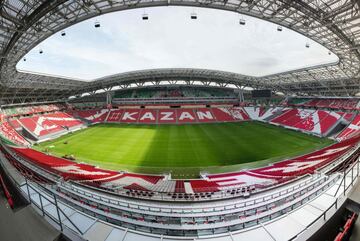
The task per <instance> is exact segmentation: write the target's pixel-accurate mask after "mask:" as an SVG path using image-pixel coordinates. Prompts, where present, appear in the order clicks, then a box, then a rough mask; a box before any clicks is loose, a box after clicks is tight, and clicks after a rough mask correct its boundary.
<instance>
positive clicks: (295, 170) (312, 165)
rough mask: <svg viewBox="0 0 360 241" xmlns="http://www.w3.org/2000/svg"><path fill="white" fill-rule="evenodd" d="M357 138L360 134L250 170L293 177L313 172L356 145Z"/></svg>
mask: <svg viewBox="0 0 360 241" xmlns="http://www.w3.org/2000/svg"><path fill="white" fill-rule="evenodd" d="M359 140H360V136H358V137H357V138H353V139H349V140H346V141H343V142H340V143H336V144H334V145H332V146H329V147H326V148H323V149H321V150H319V151H315V152H312V153H310V154H306V155H303V156H300V157H297V158H293V159H290V160H286V161H282V162H277V163H274V164H272V165H271V166H268V167H264V168H258V169H256V170H252V171H251V172H252V173H256V174H258V175H260V176H264V177H271V176H274V177H287V176H291V177H295V176H301V175H305V174H308V173H310V174H311V173H314V171H315V170H316V169H318V168H320V167H322V166H325V165H327V164H329V163H330V162H331V161H333V160H334V159H336V158H338V157H339V156H341V155H343V154H344V153H346V152H347V151H348V150H349V149H350V148H352V147H353V146H354V145H356V144H357V143H358V141H359Z"/></svg>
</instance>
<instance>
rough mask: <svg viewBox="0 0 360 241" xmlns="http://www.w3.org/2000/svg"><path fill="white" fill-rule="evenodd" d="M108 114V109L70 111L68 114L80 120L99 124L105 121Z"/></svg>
mask: <svg viewBox="0 0 360 241" xmlns="http://www.w3.org/2000/svg"><path fill="white" fill-rule="evenodd" d="M108 112H109V111H108V109H94V110H77V111H71V112H68V114H70V115H71V116H74V117H77V116H78V117H80V118H82V119H85V120H87V121H90V122H91V123H99V122H104V121H105V119H106V117H107V114H108Z"/></svg>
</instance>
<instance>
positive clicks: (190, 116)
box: [176, 109, 196, 123]
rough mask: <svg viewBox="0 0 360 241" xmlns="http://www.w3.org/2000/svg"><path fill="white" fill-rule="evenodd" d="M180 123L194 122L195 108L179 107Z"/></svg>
mask: <svg viewBox="0 0 360 241" xmlns="http://www.w3.org/2000/svg"><path fill="white" fill-rule="evenodd" d="M176 112H177V117H178V123H194V122H196V115H195V113H194V110H193V109H177V110H176Z"/></svg>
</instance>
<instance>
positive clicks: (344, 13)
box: [0, 0, 360, 103]
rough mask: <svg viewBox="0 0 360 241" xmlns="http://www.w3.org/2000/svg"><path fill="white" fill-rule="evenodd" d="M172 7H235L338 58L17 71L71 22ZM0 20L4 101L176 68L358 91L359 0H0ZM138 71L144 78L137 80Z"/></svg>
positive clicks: (287, 87) (289, 87) (47, 96)
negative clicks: (83, 72)
mask: <svg viewBox="0 0 360 241" xmlns="http://www.w3.org/2000/svg"><path fill="white" fill-rule="evenodd" d="M169 5H173V6H196V7H207V8H215V9H223V10H229V11H234V12H239V13H241V14H246V15H250V16H253V17H257V18H260V19H264V20H266V21H270V22H273V23H276V24H278V25H282V26H285V27H287V28H290V29H292V30H294V31H297V32H299V33H300V34H303V35H305V36H307V37H309V38H311V39H313V40H315V41H317V42H319V43H320V44H322V45H323V46H325V47H326V48H328V49H329V50H331V51H332V52H333V53H334V54H336V55H337V56H338V57H339V62H338V63H336V64H332V65H321V66H315V67H311V68H305V69H301V70H295V71H289V72H285V73H279V74H274V75H270V76H264V77H257V78H255V77H248V76H243V75H239V74H232V73H227V72H221V71H211V70H189V69H177V70H164V69H160V70H149V71H140V72H138V73H134V72H131V73H125V74H120V75H117V76H110V77H105V78H101V79H98V80H96V81H94V82H93V83H91V84H89V83H85V82H82V81H78V80H73V79H65V78H60V77H54V76H44V75H40V74H34V73H23V72H22V73H20V72H18V71H17V70H16V67H15V66H16V64H17V62H18V61H19V60H20V59H21V58H22V56H24V55H25V54H26V53H27V52H29V50H31V49H32V48H33V47H34V46H36V45H37V44H38V43H40V42H41V41H43V40H44V39H46V38H47V37H49V36H51V35H52V34H54V33H56V32H58V31H60V30H62V29H64V28H66V27H68V26H71V25H73V24H76V23H78V22H81V21H83V20H86V19H89V18H92V17H95V16H97V15H100V14H105V13H108V12H113V11H121V10H126V9H131V8H141V7H152V6H169ZM0 22H1V24H0V52H1V53H0V84H1V90H0V98H1V101H2V102H5V103H13V102H27V101H44V100H56V99H59V98H66V97H68V96H72V95H78V94H81V93H83V92H84V90H86V91H88V92H94V91H95V90H97V89H99V88H104V87H106V88H110V87H111V86H110V85H112V84H118V83H119V82H122V83H129V80H130V79H131V78H130V77H133V78H132V79H131V81H132V82H133V83H138V82H144V80H143V77H145V78H148V79H149V80H151V78H153V79H154V76H155V77H156V76H161V78H164V79H165V78H167V77H168V78H175V77H174V74H181V75H182V77H187V78H190V79H191V78H193V80H194V78H195V77H196V78H198V79H200V80H204V79H210V78H211V80H212V81H214V82H218V83H221V84H223V83H226V82H227V83H234V81H238V83H237V84H236V85H237V86H239V87H240V86H244V85H246V86H252V87H255V88H257V87H267V88H271V89H273V90H274V91H281V92H284V93H287V94H292V93H295V94H310V95H330V96H334V95H337V96H349V95H355V94H356V93H358V92H360V6H359V2H358V1H356V0H318V1H310V0H299V1H291V0H267V1H266V0H224V1H212V0H204V1H195V0H183V1H181V0H180V1H179V0H176V1H175V0H166V1H163V0H151V1H148V0H147V1H143V0H137V1H118V0H117V1H114V0H82V1H80V0H78V1H66V0H59V1H52V0H46V1H40V0H28V1H24V0H17V1H10V0H5V1H1V3H0ZM137 75H139V76H140V77H141V81H138V80H139V79H138V78H134V76H137ZM144 75H148V76H144ZM166 75H168V76H167V77H166ZM114 79H116V80H114ZM105 83H106V84H105ZM109 83H112V84H109ZM154 83H156V81H154ZM189 83H191V82H189ZM203 83H204V84H206V83H207V81H203ZM124 86H125V85H123V87H124Z"/></svg>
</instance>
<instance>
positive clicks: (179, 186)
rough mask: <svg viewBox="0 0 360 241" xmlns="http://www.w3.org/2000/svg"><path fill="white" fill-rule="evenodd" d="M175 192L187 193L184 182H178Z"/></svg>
mask: <svg viewBox="0 0 360 241" xmlns="http://www.w3.org/2000/svg"><path fill="white" fill-rule="evenodd" d="M175 192H176V193H184V192H185V185H184V181H180V180H179V181H176V184H175Z"/></svg>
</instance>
